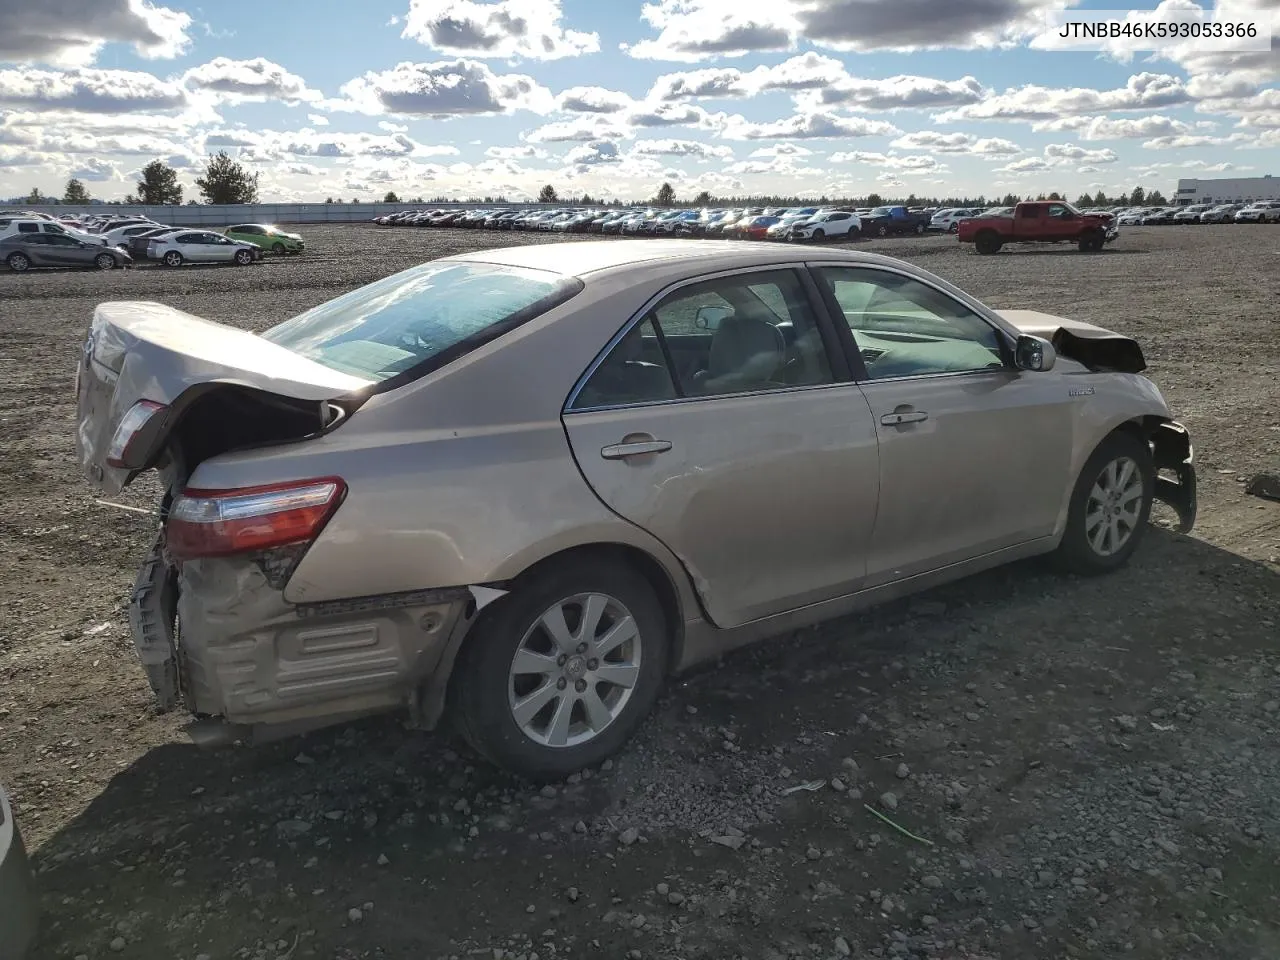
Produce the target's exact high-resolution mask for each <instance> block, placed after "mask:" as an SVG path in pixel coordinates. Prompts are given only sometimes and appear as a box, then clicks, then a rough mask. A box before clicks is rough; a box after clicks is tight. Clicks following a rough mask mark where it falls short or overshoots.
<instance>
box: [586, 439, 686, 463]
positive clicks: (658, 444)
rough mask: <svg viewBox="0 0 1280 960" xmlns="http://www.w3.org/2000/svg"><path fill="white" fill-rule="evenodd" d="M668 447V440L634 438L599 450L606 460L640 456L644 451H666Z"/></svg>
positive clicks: (669, 447) (669, 444) (669, 442)
mask: <svg viewBox="0 0 1280 960" xmlns="http://www.w3.org/2000/svg"><path fill="white" fill-rule="evenodd" d="M670 449H671V441H670V440H635V441H632V442H630V443H614V444H611V445H610V446H607V447H604V448H602V449H601V451H600V456H602V457H604V458H605V459H606V460H625V459H627V458H628V457H642V456H644V455H645V454H646V453H666V452H667V451H668V450H670Z"/></svg>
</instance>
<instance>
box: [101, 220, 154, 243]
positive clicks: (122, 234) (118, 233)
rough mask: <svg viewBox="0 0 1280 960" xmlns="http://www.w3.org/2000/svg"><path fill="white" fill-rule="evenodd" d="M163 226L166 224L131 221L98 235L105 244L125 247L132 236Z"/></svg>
mask: <svg viewBox="0 0 1280 960" xmlns="http://www.w3.org/2000/svg"><path fill="white" fill-rule="evenodd" d="M165 226H167V224H163V223H151V222H147V223H133V224H130V225H129V226H127V227H116V228H115V229H113V230H108V231H107V232H106V233H103V234H99V235H98V237H100V238H101V239H102V240H104V241H105V242H106V244H107V246H110V247H124V248H126V249H127V248H128V246H129V241H130V240H131V239H132V238H133V237H136V236H138V235H139V234H141V233H147V232H149V231H151V230H159V229H161V228H163V227H165Z"/></svg>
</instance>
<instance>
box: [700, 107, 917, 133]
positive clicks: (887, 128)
mask: <svg viewBox="0 0 1280 960" xmlns="http://www.w3.org/2000/svg"><path fill="white" fill-rule="evenodd" d="M898 132H899V130H898V129H897V127H895V126H893V124H891V123H885V122H884V121H883V120H868V119H866V118H865V117H843V116H838V115H836V114H833V113H820V112H819V113H801V114H796V115H795V116H792V117H788V118H786V119H785V120H775V121H771V122H766V123H751V122H749V121H747V120H746V119H745V118H743V117H741V116H733V117H729V118H728V120H727V121H726V123H725V127H724V130H723V131H722V133H721V136H723V137H725V138H726V139H729V140H790V139H795V140H808V139H841V138H845V137H875V136H891V135H893V134H895V133H898Z"/></svg>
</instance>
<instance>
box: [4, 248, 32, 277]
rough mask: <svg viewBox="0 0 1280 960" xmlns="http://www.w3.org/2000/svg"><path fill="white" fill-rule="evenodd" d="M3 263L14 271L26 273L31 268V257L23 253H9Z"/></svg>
mask: <svg viewBox="0 0 1280 960" xmlns="http://www.w3.org/2000/svg"><path fill="white" fill-rule="evenodd" d="M5 263H7V264H8V265H9V269H10V270H12V271H13V272H14V273H26V272H27V271H28V270H30V269H31V258H30V257H28V256H27V255H26V254H25V253H11V254H9V259H8V260H6V261H5Z"/></svg>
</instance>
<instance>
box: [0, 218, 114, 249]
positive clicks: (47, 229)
mask: <svg viewBox="0 0 1280 960" xmlns="http://www.w3.org/2000/svg"><path fill="white" fill-rule="evenodd" d="M23 233H57V234H61V235H62V236H64V237H71V238H72V239H74V240H79V241H81V242H83V243H96V244H98V245H100V246H104V247H105V246H106V245H107V241H106V240H104V239H103V238H102V237H99V236H95V235H94V234H92V233H85V232H84V231H83V230H77V229H75V228H74V227H67V226H63V225H62V224H61V223H58V222H56V221H54V220H44V219H38V218H36V217H27V216H23V217H13V218H10V217H0V240H7V239H8V238H9V237H11V236H14V235H16V234H23Z"/></svg>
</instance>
